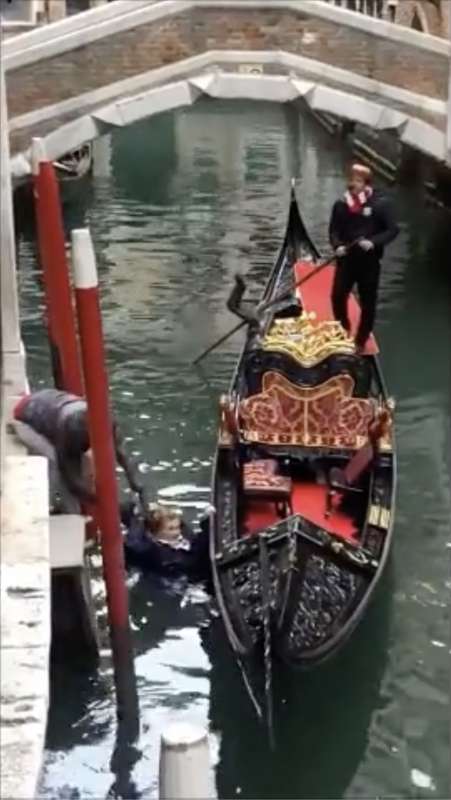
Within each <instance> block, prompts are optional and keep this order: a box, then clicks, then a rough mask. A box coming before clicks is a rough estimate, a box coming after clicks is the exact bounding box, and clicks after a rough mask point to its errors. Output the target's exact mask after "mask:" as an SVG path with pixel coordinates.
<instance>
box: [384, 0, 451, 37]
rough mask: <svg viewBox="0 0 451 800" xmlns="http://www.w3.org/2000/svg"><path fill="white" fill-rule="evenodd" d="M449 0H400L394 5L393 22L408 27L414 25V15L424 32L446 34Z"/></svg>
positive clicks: (435, 34)
mask: <svg viewBox="0 0 451 800" xmlns="http://www.w3.org/2000/svg"><path fill="white" fill-rule="evenodd" d="M449 6H450V2H449V0H445V1H444V0H438V2H436V3H435V2H431V0H401V2H398V5H397V7H396V15H395V22H397V23H398V24H399V25H405V26H407V27H408V28H412V27H414V20H415V16H417V18H418V19H419V21H420V23H421V29H422V30H423V31H424V33H429V34H431V35H432V36H441V37H443V38H444V39H446V38H447V36H448V16H449V14H450V7H449Z"/></svg>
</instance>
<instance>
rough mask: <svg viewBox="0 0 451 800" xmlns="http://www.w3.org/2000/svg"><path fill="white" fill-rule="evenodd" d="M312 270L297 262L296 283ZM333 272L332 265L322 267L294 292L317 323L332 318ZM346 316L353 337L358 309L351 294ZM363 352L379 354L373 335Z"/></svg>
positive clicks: (308, 265) (304, 262) (310, 266)
mask: <svg viewBox="0 0 451 800" xmlns="http://www.w3.org/2000/svg"><path fill="white" fill-rule="evenodd" d="M314 268H315V265H314V264H312V263H311V262H309V261H298V262H297V263H296V264H295V267H294V272H295V277H296V281H299V280H301V278H303V277H304V276H306V275H308V274H309V273H310V272H312V270H313V269H314ZM334 271H335V267H334V266H333V265H330V266H328V267H324V269H322V270H320V272H318V274H317V275H314V276H313V277H312V278H310V280H308V281H306V282H305V283H304V284H303V285H302V286H300V287H299V288H298V289H297V290H296V295H297V297H298V298H299V300H300V301H301V305H302V308H303V309H304V310H305V311H314V312H315V313H316V317H317V319H318V320H319V321H323V320H328V319H333V318H334V315H333V311H332V304H331V293H332V284H333V280H334ZM348 314H349V321H350V323H351V332H352V335H353V336H355V334H356V332H357V327H358V324H359V319H360V307H359V304H358V302H357V300H356V298H355V296H354V295H353V294H352V295H351V296H350V298H349V302H348ZM364 352H365V355H376V354H377V353H378V352H379V348H378V346H377V343H376V339H375V338H374V336H373V335H371V336H370V338H369V339H368V342H367V344H366V347H365V351H364Z"/></svg>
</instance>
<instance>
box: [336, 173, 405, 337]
mask: <svg viewBox="0 0 451 800" xmlns="http://www.w3.org/2000/svg"><path fill="white" fill-rule="evenodd" d="M398 233H399V228H398V225H397V224H396V222H395V219H394V216H393V211H392V208H391V205H390V204H389V202H388V201H387V199H386V198H384V197H382V196H381V195H380V194H378V193H376V192H375V191H374V190H373V187H372V174H371V170H370V169H369V168H368V167H365V166H364V165H362V164H353V165H352V167H351V171H350V176H349V183H348V188H347V190H346V192H345V194H344V197H343V198H341V199H339V200H337V201H336V202H335V203H334V206H333V208H332V214H331V218H330V223H329V238H330V242H331V245H332V247H333V248H334V250H335V253H336V255H337V267H336V271H335V280H334V284H333V288H332V306H333V311H334V315H335V319H337V320H338V321H339V322H340V323H341V324H342V325H343V327H344V328H345V329H346V330H347V331H348V332H350V330H351V326H350V322H349V318H348V310H347V305H348V298H349V295H350V293H351V291H352V289H353V287H354V286H355V285H357V288H358V291H359V298H360V305H361V317H360V323H359V327H358V330H357V333H356V337H355V339H356V345H357V348H358V350H359V351H360V352H362V351H363V350H364V349H365V345H366V342H367V339H368V337H369V335H370V334H371V333H372V331H373V327H374V320H375V316H376V304H377V292H378V286H379V276H380V262H381V258H382V256H383V254H384V247H385V246H386V245H388V244H390V242H392V241H393V240H394V239H395V238H396V237H397V235H398ZM351 243H354V244H353V245H352V246H351V247H349V245H351Z"/></svg>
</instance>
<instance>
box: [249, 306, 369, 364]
mask: <svg viewBox="0 0 451 800" xmlns="http://www.w3.org/2000/svg"><path fill="white" fill-rule="evenodd" d="M315 320H316V314H315V313H314V312H311V313H310V314H306V313H303V314H302V315H301V316H300V317H294V318H293V317H292V318H290V319H278V320H275V321H274V324H273V325H272V326H271V330H270V331H269V333H268V334H267V335H266V336H265V338H264V340H263V349H264V350H271V351H275V352H277V353H284V354H285V355H288V356H291V358H294V360H295V361H297V362H298V363H299V364H301V366H303V367H313V366H315V365H316V364H319V363H320V362H321V361H324V359H325V358H327V357H328V356H331V355H333V354H334V353H342V354H349V355H352V354H353V353H355V343H354V340H353V339H352V338H351V337H350V336H349V335H348V334H347V332H346V331H345V329H344V328H343V327H342V326H341V325H340V323H339V322H337V321H334V320H325V321H323V322H316V321H315Z"/></svg>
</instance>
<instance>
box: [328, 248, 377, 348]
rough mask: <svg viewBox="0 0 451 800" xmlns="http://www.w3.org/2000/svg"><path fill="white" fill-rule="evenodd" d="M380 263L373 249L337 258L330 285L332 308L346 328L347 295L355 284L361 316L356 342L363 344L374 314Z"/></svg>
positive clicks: (371, 327) (370, 329)
mask: <svg viewBox="0 0 451 800" xmlns="http://www.w3.org/2000/svg"><path fill="white" fill-rule="evenodd" d="M380 270H381V265H380V261H379V259H378V258H377V256H376V255H375V253H371V252H370V253H364V252H363V251H362V253H361V254H360V253H352V255H351V254H350V255H349V256H345V258H339V259H337V268H336V270H335V279H334V284H333V287H332V308H333V312H334V317H335V319H337V320H338V321H339V322H341V324H342V325H343V327H344V328H345V329H346V330H347V331H348V332H349V331H350V324H349V318H348V298H349V295H350V293H351V291H352V289H353V288H354V286H357V289H358V291H359V298H360V307H361V316H360V323H359V327H358V330H357V336H356V342H357V344H358V345H359V346H363V345H364V344H365V342H366V340H367V339H368V336H369V335H370V333H372V331H373V327H374V320H375V317H376V304H377V292H378V287H379V275H380Z"/></svg>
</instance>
